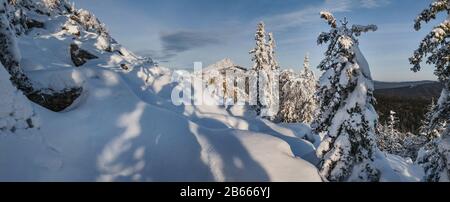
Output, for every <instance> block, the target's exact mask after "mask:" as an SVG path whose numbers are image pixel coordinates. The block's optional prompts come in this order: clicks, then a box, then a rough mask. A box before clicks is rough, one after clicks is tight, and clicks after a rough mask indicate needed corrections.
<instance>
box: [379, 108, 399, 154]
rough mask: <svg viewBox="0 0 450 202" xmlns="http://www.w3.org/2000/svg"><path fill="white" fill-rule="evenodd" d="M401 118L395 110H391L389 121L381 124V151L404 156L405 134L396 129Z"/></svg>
mask: <svg viewBox="0 0 450 202" xmlns="http://www.w3.org/2000/svg"><path fill="white" fill-rule="evenodd" d="M398 123H399V120H398V118H397V116H396V113H395V112H394V111H392V110H391V111H390V115H389V118H388V122H387V123H386V124H383V125H381V124H380V126H379V129H378V130H379V132H378V134H377V145H378V148H380V150H381V151H384V152H386V153H389V154H395V155H399V156H404V154H405V153H406V152H405V147H404V141H405V135H404V134H403V133H401V132H400V131H398V130H397V129H396V126H397V124H398Z"/></svg>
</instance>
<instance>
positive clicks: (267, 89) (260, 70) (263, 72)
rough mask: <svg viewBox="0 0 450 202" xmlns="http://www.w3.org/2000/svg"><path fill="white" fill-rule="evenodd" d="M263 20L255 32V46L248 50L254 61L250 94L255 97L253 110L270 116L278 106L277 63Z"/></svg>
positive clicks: (271, 40)
mask: <svg viewBox="0 0 450 202" xmlns="http://www.w3.org/2000/svg"><path fill="white" fill-rule="evenodd" d="M266 37H267V36H266V31H265V26H264V23H263V22H260V23H259V24H258V28H257V31H256V34H255V40H256V47H255V48H254V49H253V50H251V51H250V54H252V55H253V57H252V61H253V62H254V65H253V68H252V71H251V73H250V76H251V77H252V78H253V79H251V80H252V81H253V82H252V83H251V84H250V85H251V87H250V88H251V90H250V94H251V95H252V96H251V97H254V99H255V101H254V102H255V103H254V104H255V106H254V107H255V110H256V112H257V115H258V116H262V117H268V118H272V117H273V116H274V115H276V111H277V109H274V107H275V108H278V107H277V106H276V105H277V104H278V89H277V88H278V74H277V70H278V65H277V62H276V60H275V55H274V50H273V49H274V48H273V47H274V40H273V36H272V37H270V38H271V39H270V42H271V44H269V43H268V42H267V39H266Z"/></svg>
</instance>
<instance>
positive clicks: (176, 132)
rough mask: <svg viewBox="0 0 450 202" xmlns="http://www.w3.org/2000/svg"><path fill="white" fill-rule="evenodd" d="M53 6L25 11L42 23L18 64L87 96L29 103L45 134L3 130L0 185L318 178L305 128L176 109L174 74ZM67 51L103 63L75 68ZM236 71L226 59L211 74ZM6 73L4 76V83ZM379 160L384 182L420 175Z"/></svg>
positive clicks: (239, 113) (219, 109) (202, 108)
mask: <svg viewBox="0 0 450 202" xmlns="http://www.w3.org/2000/svg"><path fill="white" fill-rule="evenodd" d="M1 1H2V0H0V2H1ZM20 2H32V3H33V5H38V4H37V3H39V2H41V0H21V1H20ZM39 5H40V6H39V8H46V7H42V4H39ZM56 8H58V9H63V10H64V8H62V7H58V6H56V7H55V8H53V7H52V8H46V9H49V11H48V12H49V15H46V14H40V13H39V12H35V11H34V10H33V9H32V10H28V11H27V12H26V15H27V17H28V18H30V19H34V20H37V21H40V22H43V23H44V25H45V26H44V27H43V28H33V29H30V30H28V31H27V32H26V34H22V35H20V36H18V39H17V42H18V44H17V45H18V47H19V49H20V51H21V55H22V57H21V61H20V66H21V68H23V69H24V70H25V72H26V74H27V75H28V76H29V77H30V79H31V81H32V82H33V83H34V85H36V86H40V87H44V88H52V89H56V90H58V89H63V88H66V87H74V86H76V87H82V88H83V92H82V95H81V96H80V97H79V98H78V99H77V100H76V101H75V102H74V103H73V104H72V105H71V106H70V107H69V108H67V109H66V110H64V111H62V112H59V113H57V112H52V111H49V110H47V109H45V108H43V107H41V106H38V105H36V104H33V103H28V102H26V105H29V106H28V107H30V108H28V107H26V108H27V110H29V111H28V112H30V113H31V112H32V111H34V113H32V114H33V115H36V116H38V117H39V121H37V120H36V122H38V123H40V124H39V129H33V130H27V131H25V132H17V131H16V132H15V133H10V132H4V131H2V130H0V181H313V182H315V181H322V180H321V178H320V177H319V175H318V172H317V168H316V167H315V165H316V164H317V163H318V159H317V157H316V155H315V153H316V151H315V150H316V147H317V146H318V144H319V143H320V137H318V136H312V135H311V129H310V127H309V126H307V125H304V124H275V123H272V122H270V121H267V120H263V119H259V118H256V117H255V114H254V112H253V111H252V110H249V109H248V106H245V105H243V106H217V105H207V104H201V105H181V106H176V105H174V104H173V103H172V100H171V93H172V90H173V89H174V88H175V87H177V85H178V83H176V82H173V81H174V78H175V77H176V75H177V73H179V72H178V71H172V70H170V69H167V68H164V67H158V66H155V64H154V63H153V61H152V60H151V59H149V58H142V57H139V56H137V55H134V54H133V53H132V52H130V51H128V50H127V49H126V48H124V47H122V46H121V45H120V44H119V43H117V42H116V41H115V40H114V39H113V38H111V37H110V36H109V33H107V32H106V33H105V32H101V33H100V32H99V29H103V28H102V26H100V24H99V22H98V21H97V20H96V19H95V18H94V17H92V15H90V14H89V13H88V12H87V11H80V10H78V13H79V14H78V16H76V17H80V18H82V19H87V20H86V22H85V21H81V22H82V23H79V22H76V21H74V20H73V19H71V18H74V16H73V14H71V13H67V12H61V10H58V9H56ZM46 9H44V10H45V11H46V12H47V10H46ZM97 22H98V23H97ZM86 25H89V26H94V27H93V28H92V27H91V28H86ZM71 44H77V46H78V47H80V48H81V49H83V50H85V51H88V52H89V53H91V54H93V55H95V56H96V57H97V59H92V60H88V61H87V62H86V63H85V64H83V65H81V66H80V67H76V66H75V65H74V63H73V61H72V59H71V51H70V46H71ZM232 64H233V63H232V62H231V61H230V60H223V61H221V62H219V63H217V64H216V65H212V66H210V68H208V69H209V70H211V69H214V70H217V69H222V67H224V68H226V67H227V66H230V65H232ZM0 69H3V67H1V66H0ZM6 74H7V72H6V71H2V70H0V76H1V77H0V81H2V82H3V81H4V80H5V79H4V78H6V77H5V76H8V75H6ZM188 76H190V77H196V76H198V74H189V75H188ZM2 86H3V83H2ZM10 87H12V86H10ZM10 90H11V89H10ZM13 90H14V89H13ZM193 90H194V93H195V94H198V93H199V92H200V89H198V88H197V87H194V89H193ZM0 92H1V93H2V96H3V95H4V94H5V93H3V91H0ZM8 96H9V94H8ZM22 97H23V96H22ZM208 99H211V100H213V101H216V100H214V99H216V97H214V96H211V97H208ZM32 109H34V110H32ZM28 112H27V115H30V113H28ZM7 114H8V113H7ZM4 117H5V114H2V113H0V120H2V118H4ZM0 128H1V127H0ZM379 155H380V156H381V155H382V154H379ZM380 159H381V160H379V161H378V163H377V165H378V166H379V167H380V169H381V170H383V171H384V172H383V173H385V174H384V175H383V176H382V178H383V181H417V180H418V179H421V177H420V176H421V175H423V173H421V170H420V169H418V168H416V167H415V166H413V165H412V164H409V163H408V162H406V161H404V160H403V159H398V158H397V157H395V156H394V157H392V156H388V157H382V158H381V157H380Z"/></svg>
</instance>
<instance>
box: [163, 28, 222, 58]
mask: <svg viewBox="0 0 450 202" xmlns="http://www.w3.org/2000/svg"><path fill="white" fill-rule="evenodd" d="M160 39H161V43H162V46H163V51H165V52H168V53H174V54H176V53H181V52H184V51H188V50H191V49H195V48H200V47H204V46H208V45H211V44H218V43H219V39H218V38H215V37H213V36H212V34H208V33H200V32H190V31H179V32H173V33H162V34H161V37H160Z"/></svg>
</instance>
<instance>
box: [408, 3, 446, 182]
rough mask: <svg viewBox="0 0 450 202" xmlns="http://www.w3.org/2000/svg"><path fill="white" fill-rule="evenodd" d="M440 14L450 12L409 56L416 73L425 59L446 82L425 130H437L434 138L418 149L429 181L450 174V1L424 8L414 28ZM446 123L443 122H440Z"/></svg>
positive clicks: (419, 158) (418, 161)
mask: <svg viewBox="0 0 450 202" xmlns="http://www.w3.org/2000/svg"><path fill="white" fill-rule="evenodd" d="M439 13H444V14H446V15H447V19H446V20H444V21H443V22H442V23H440V24H439V25H438V26H436V27H434V29H433V30H432V31H431V32H430V33H429V34H428V35H427V36H425V38H424V39H423V40H422V42H421V43H420V45H419V48H418V49H417V50H416V51H414V55H413V56H412V57H411V58H410V59H409V61H410V63H411V64H412V65H413V68H412V70H413V71H414V72H417V71H420V70H421V68H422V67H421V64H422V62H423V61H424V60H426V63H427V64H432V65H434V66H435V67H436V68H435V71H434V73H435V75H436V76H437V77H438V79H439V81H440V82H442V84H443V85H444V89H443V90H442V93H441V96H440V98H439V100H438V102H437V104H436V106H435V107H434V110H433V112H431V114H429V115H428V116H429V120H427V122H428V123H427V124H428V126H425V131H427V132H428V133H429V132H430V131H433V132H436V131H437V132H438V131H439V130H440V129H439V128H443V129H444V130H443V131H442V132H438V133H440V134H437V135H433V136H435V139H433V140H431V142H430V143H428V144H427V145H425V146H424V147H423V148H422V149H421V151H420V152H419V156H418V158H417V163H419V164H420V165H422V166H423V167H424V169H425V174H426V175H425V180H426V181H449V179H450V178H449V174H450V163H449V162H450V155H449V153H450V152H449V151H450V144H449V143H450V124H448V121H449V120H450V66H449V65H450V60H449V58H450V49H449V48H448V47H449V46H450V41H449V40H448V38H449V36H450V15H449V13H450V1H449V0H435V1H433V2H432V3H431V4H430V5H429V7H428V8H426V9H425V10H423V11H422V12H421V13H420V14H419V16H418V17H417V18H416V20H415V25H414V28H415V29H416V30H420V29H421V27H422V23H428V22H430V21H431V20H433V19H436V16H437V15H438V14H439ZM441 124H444V125H441Z"/></svg>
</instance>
